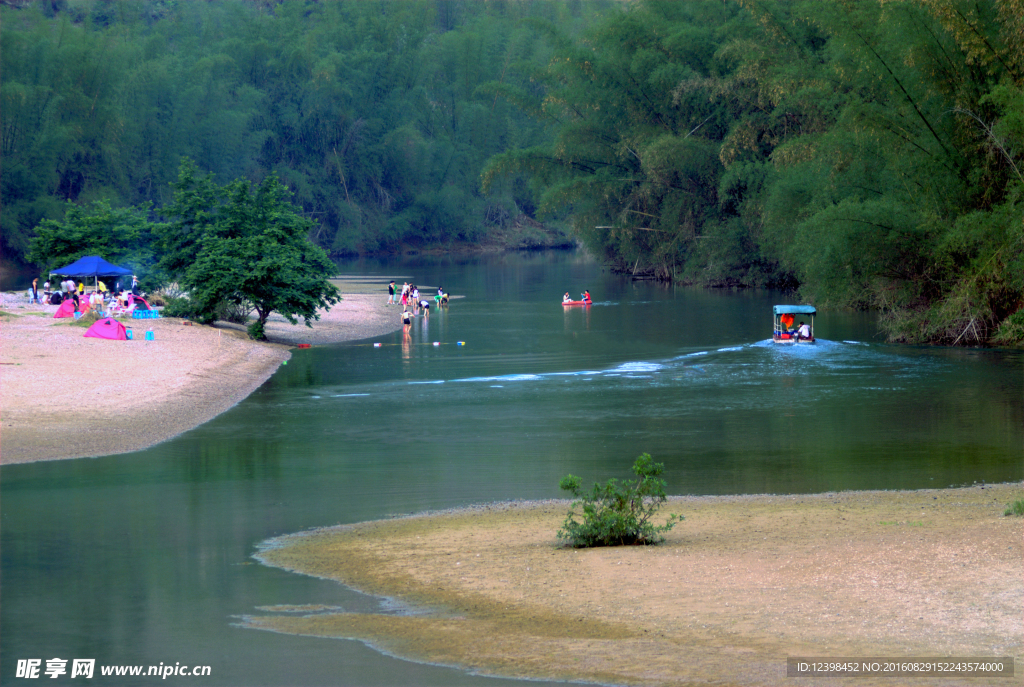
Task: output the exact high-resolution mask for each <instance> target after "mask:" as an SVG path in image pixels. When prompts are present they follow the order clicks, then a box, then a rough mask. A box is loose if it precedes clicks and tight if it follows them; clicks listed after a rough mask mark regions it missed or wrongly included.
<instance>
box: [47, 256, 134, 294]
mask: <svg viewBox="0 0 1024 687" xmlns="http://www.w3.org/2000/svg"><path fill="white" fill-rule="evenodd" d="M131 273H132V271H131V270H129V269H125V268H124V267H119V266H117V265H112V264H111V263H109V262H107V261H106V260H104V259H103V258H101V257H100V256H98V255H87V256H85V257H84V258H79V259H78V260H75V261H74V262H73V263H71V264H70V265H67V266H65V267H60V268H58V269H55V270H51V271H50V274H57V275H60V276H62V277H92V278H93V279H95V280H96V282H97V284H96V286H97V287H98V286H99V279H100V277H122V276H127V275H129V274H131Z"/></svg>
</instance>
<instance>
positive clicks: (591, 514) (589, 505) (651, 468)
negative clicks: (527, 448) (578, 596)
mask: <svg viewBox="0 0 1024 687" xmlns="http://www.w3.org/2000/svg"><path fill="white" fill-rule="evenodd" d="M664 470H665V466H664V465H663V464H662V463H655V462H654V460H653V459H652V458H651V456H650V455H649V454H647V453H644V454H643V455H641V456H640V457H638V458H637V459H636V461H635V462H634V463H633V474H635V475H636V476H637V479H636V480H632V481H625V482H622V483H620V482H619V481H618V480H615V479H610V480H608V481H607V482H606V483H605V484H599V483H595V484H594V488H593V490H592V491H591V492H590V493H589V494H584V493H583V490H582V488H581V484H582V480H581V479H580V478H579V477H576V476H575V475H566V476H565V477H563V478H562V479H561V481H560V482H559V483H558V487H559V488H560V489H563V490H565V491H568V492H569V493H570V494H572V495H573V498H575V499H576V501H573V503H572V505H571V506H570V507H569V513H568V515H566V518H565V522H564V523H562V529H560V530H559V531H558V538H559V539H565V540H567V541H568V542H569V543H570V544H571V545H572V546H573V547H575V548H585V547H591V546H623V545H627V544H657V543H659V542H662V541H664V539H665V538H664V537H663V536H662V534H661V533H662V532H667V531H669V530H671V529H672V528H673V527H674V526H675V524H676V523H677V522H678V521H680V520H682V519H683V516H681V515H671V516H669V518H668V520H667V521H666V522H665V524H664V525H657V526H656V525H654V523H652V522H651V519H652V518H653V517H654V515H655V514H656V513H657V511H658V509H659V508H660V507H661V505H662V504H663V503H665V501H666V500H667V498H666V496H665V481H664V480H662V479H661V473H662V472H663V471H664ZM577 508H579V509H580V512H579V515H580V516H581V517H582V520H577V519H576V516H577V510H576V509H577Z"/></svg>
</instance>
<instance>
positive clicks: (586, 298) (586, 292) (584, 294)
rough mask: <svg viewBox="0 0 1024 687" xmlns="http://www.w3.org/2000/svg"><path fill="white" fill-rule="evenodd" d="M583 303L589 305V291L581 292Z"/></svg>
mask: <svg viewBox="0 0 1024 687" xmlns="http://www.w3.org/2000/svg"><path fill="white" fill-rule="evenodd" d="M583 302H584V303H589V302H590V291H584V292H583Z"/></svg>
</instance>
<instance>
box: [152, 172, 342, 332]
mask: <svg viewBox="0 0 1024 687" xmlns="http://www.w3.org/2000/svg"><path fill="white" fill-rule="evenodd" d="M288 199H289V192H288V189H286V188H285V187H284V186H283V185H282V184H281V182H280V181H279V180H278V178H277V177H276V176H274V175H271V176H270V177H268V178H267V179H266V180H264V181H263V183H262V184H260V185H259V186H258V187H257V188H256V189H255V192H254V191H253V188H252V186H251V184H250V183H249V182H248V181H245V180H237V181H234V182H232V183H230V184H228V185H227V186H225V187H223V188H218V187H216V186H215V185H214V184H213V182H212V177H211V176H210V175H207V176H205V177H200V178H197V177H196V176H195V167H194V165H193V164H192V163H191V162H189V161H187V162H185V163H183V165H182V171H181V176H180V178H179V182H178V184H177V189H176V194H175V203H174V205H173V206H171V207H170V212H171V213H173V214H172V217H173V218H174V221H172V222H171V223H169V224H168V225H165V227H164V228H163V234H162V238H161V245H162V246H163V247H164V249H165V250H166V254H165V259H164V265H165V266H167V268H168V269H170V270H172V272H173V273H176V274H178V275H180V282H181V284H182V286H184V287H185V288H187V289H188V290H189V298H190V300H191V302H192V304H193V307H194V310H195V311H196V312H197V313H198V314H199V317H200V318H201V319H202V320H206V321H210V320H213V319H214V318H215V317H216V313H217V311H218V308H219V307H220V306H222V305H223V304H228V305H232V306H241V307H243V308H248V309H249V310H253V311H255V312H256V320H255V321H254V322H253V323H252V324H251V325H250V326H249V328H248V329H249V336H250V337H252V338H253V339H265V338H266V334H265V331H264V330H265V325H266V321H267V318H268V317H270V314H271V313H274V312H276V313H278V314H280V315H283V316H284V317H285V318H286V319H287V320H288V321H289V322H291V323H292V324H296V323H297V322H298V320H299V319H302V320H303V321H304V322H305V324H306V326H311V324H310V322H311V321H312V320H317V319H319V318H320V315H319V312H318V311H319V309H321V308H326V309H329V308H330V306H331V305H334V304H335V303H337V302H338V301H339V300H340V294H339V293H338V290H337V289H336V288H335V287H334V286H333V285H332V284H331V283H330V282H329V281H327V279H328V277H329V276H330V275H331V274H332V273H333V271H334V264H333V263H332V262H331V260H330V258H329V257H328V256H327V253H326V252H324V250H323V249H321V248H319V247H318V246H316V245H314V244H313V243H311V242H310V241H309V239H308V235H309V233H310V231H311V230H312V229H313V222H312V221H310V220H308V219H306V218H304V217H302V216H300V215H299V214H298V213H297V212H296V211H295V208H294V207H293V206H292V205H291V203H290V202H289V200H288Z"/></svg>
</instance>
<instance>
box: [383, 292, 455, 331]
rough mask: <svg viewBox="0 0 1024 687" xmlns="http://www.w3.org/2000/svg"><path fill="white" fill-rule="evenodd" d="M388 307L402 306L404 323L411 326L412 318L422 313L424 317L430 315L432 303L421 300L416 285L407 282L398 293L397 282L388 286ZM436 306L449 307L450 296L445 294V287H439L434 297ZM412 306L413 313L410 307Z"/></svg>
mask: <svg viewBox="0 0 1024 687" xmlns="http://www.w3.org/2000/svg"><path fill="white" fill-rule="evenodd" d="M387 304H388V305H401V306H402V323H403V324H410V323H411V322H412V318H413V317H415V316H417V315H419V314H420V313H421V312H422V313H423V315H424V316H427V315H430V301H428V300H427V299H425V298H420V290H419V288H418V287H417V286H416V285H415V284H410V283H408V282H405V283H403V284H402V288H401V291H398V290H397V289H396V287H395V282H391V283H390V284H388V302H387ZM434 305H436V306H438V307H440V306H442V305H448V294H447V293H446V292H445V290H444V287H443V286H439V287H437V295H436V296H434ZM410 306H412V308H413V309H412V311H410V310H409V307H410Z"/></svg>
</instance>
